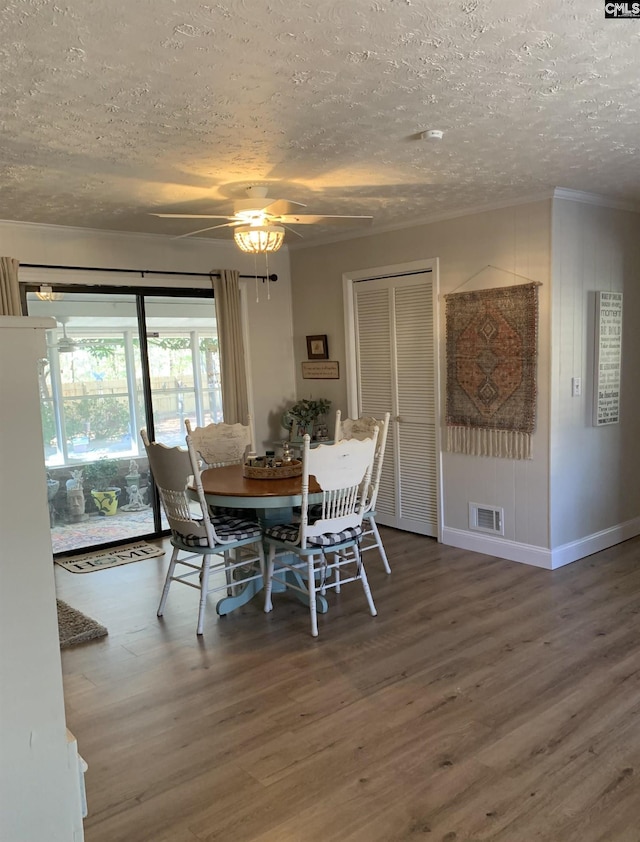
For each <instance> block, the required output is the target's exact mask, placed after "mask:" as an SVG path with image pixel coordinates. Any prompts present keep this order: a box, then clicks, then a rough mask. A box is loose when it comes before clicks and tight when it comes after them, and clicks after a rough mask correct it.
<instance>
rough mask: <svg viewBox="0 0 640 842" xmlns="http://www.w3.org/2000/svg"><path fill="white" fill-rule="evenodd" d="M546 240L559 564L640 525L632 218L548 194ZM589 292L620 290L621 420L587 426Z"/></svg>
mask: <svg viewBox="0 0 640 842" xmlns="http://www.w3.org/2000/svg"><path fill="white" fill-rule="evenodd" d="M552 246H553V252H552V253H553V263H552V274H553V279H554V281H553V296H552V310H553V346H552V355H551V361H552V376H551V389H552V399H551V407H552V414H551V417H552V424H551V464H552V472H551V546H552V548H554V552H555V555H556V556H557V562H558V563H564V562H566V561H572V560H573V558H574V557H582V556H584V555H587V554H589V552H595V551H596V550H598V549H601V548H602V547H603V546H610V545H611V544H614V543H616V540H623V539H624V538H628V537H631V535H635V534H638V533H639V532H640V482H639V481H638V477H639V476H640V436H639V435H638V417H639V414H640V390H639V389H638V376H639V375H638V373H639V372H640V332H639V331H638V317H639V315H640V215H638V214H637V213H629V212H628V211H624V210H616V209H612V208H607V207H602V206H597V205H594V204H586V203H579V202H576V201H567V200H563V199H555V200H554V203H553V214H552ZM598 290H604V291H614V292H622V293H623V329H622V345H623V354H622V389H621V410H620V423H619V424H613V425H609V426H606V427H600V428H596V427H593V426H592V423H591V408H592V401H593V364H594V322H595V293H596V291H598ZM572 377H581V378H582V383H583V390H582V396H581V397H572V396H571V378H572Z"/></svg>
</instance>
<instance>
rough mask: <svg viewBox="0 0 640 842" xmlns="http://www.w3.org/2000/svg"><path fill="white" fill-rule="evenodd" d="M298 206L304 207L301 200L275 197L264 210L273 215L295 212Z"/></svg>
mask: <svg viewBox="0 0 640 842" xmlns="http://www.w3.org/2000/svg"><path fill="white" fill-rule="evenodd" d="M298 208H306V205H303V204H302V203H301V202H291V201H289V199H275V200H274V201H273V202H271V204H270V205H267V206H266V207H265V208H264V212H265V213H268V214H271V215H273V216H282V215H283V214H288V213H295V212H296V210H297V209H298Z"/></svg>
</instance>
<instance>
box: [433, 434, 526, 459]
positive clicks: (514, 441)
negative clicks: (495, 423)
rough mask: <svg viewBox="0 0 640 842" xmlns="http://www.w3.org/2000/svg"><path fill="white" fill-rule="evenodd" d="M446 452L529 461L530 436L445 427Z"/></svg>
mask: <svg viewBox="0 0 640 842" xmlns="http://www.w3.org/2000/svg"><path fill="white" fill-rule="evenodd" d="M447 450H449V451H451V452H452V453H466V454H468V455H469V456H497V457H500V458H502V459H531V458H532V456H531V434H530V433H521V432H515V431H513V430H485V429H477V428H473V427H447Z"/></svg>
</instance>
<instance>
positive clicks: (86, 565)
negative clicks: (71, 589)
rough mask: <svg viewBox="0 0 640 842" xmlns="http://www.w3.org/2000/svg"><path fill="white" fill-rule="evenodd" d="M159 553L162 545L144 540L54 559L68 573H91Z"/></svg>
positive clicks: (162, 552)
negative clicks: (158, 545)
mask: <svg viewBox="0 0 640 842" xmlns="http://www.w3.org/2000/svg"><path fill="white" fill-rule="evenodd" d="M160 555H164V550H163V549H162V547H157V546H155V544H147V543H146V541H137V542H136V543H135V544H124V545H123V546H122V547H112V548H111V549H110V550H99V551H98V552H93V553H82V554H81V555H75V556H60V557H59V558H55V559H54V561H55V563H56V564H59V565H60V567H64V569H65V570H68V571H69V572H70V573H91V572H93V571H94V570H105V569H106V568H108V567H119V566H120V565H121V564H131V562H132V561H142V559H144V558H155V557H156V556H160Z"/></svg>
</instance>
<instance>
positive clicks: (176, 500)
mask: <svg viewBox="0 0 640 842" xmlns="http://www.w3.org/2000/svg"><path fill="white" fill-rule="evenodd" d="M140 436H141V438H142V441H143V442H144V446H145V449H146V451H147V457H148V459H149V470H150V471H151V475H152V477H153V480H154V483H155V485H156V488H157V489H158V494H159V495H160V500H161V502H162V505H163V508H164V511H165V514H166V516H167V520H168V522H169V527H170V529H171V544H172V545H173V553H172V554H171V560H170V562H169V569H168V571H167V576H166V579H165V583H164V587H163V590H162V596H161V598H160V605H159V606H158V617H162V615H163V614H164V609H165V605H166V602H167V597H168V595H169V588H170V587H171V583H172V582H180V583H182V584H183V585H188V586H189V587H192V588H195V589H196V590H199V591H200V601H199V607H198V625H197V633H198V634H199V635H201V634H202V632H203V626H204V612H205V606H206V601H207V595H208V594H209V593H213V592H216V591H226V592H227V595H228V596H232V595H233V593H234V591H235V590H236V589H238V588H242V587H246V586H248V585H249V583H251V582H255V583H256V585H257V586H259V584H261V583H258V580H259V579H262V578H263V574H264V567H265V560H264V550H263V545H262V530H261V528H260V526H259V524H258V523H256V522H255V521H253V520H250V519H241V518H236V517H227V518H224V517H221V518H219V519H217V520H216V521H215V523H213V522H212V520H211V518H210V517H209V510H208V507H207V501H206V499H205V495H204V490H203V488H202V480H201V477H200V467H199V464H198V456H197V453H196V451H195V448H194V446H193V442H191V441H190V440H189V436H187V448H186V449H185V448H182V447H167V446H166V445H164V444H160V443H158V442H151V441H149V438H148V436H147V431H146V430H141V431H140ZM192 477H193V480H192ZM191 480H192V481H193V483H194V484H195V489H196V494H197V508H198V512H197V514H194V512H193V508H194V506H193V499H192V497H190V496H189V495H188V494H187V487H188V485H189V483H190V481H191ZM238 547H244V548H247V549H249V548H252V549H253V552H252V553H251V554H247V550H246V549H245V552H244V553H242V555H241V558H240V559H239V560H238V561H236V560H235V558H233V556H232V552H233V551H234V550H236V549H237V548H238ZM184 552H186V553H187V555H186V556H184V555H181V553H184ZM195 559H198V561H197V562H195V561H194V560H195ZM178 565H180V566H181V567H184V568H186V570H185V572H183V573H177V572H176V568H177V567H178ZM194 580H195V581H194ZM222 604H223V605H224V600H222ZM216 610H217V611H218V613H219V614H223V613H225V612H224V611H223V610H221V608H220V603H218V606H217V609H216Z"/></svg>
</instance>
